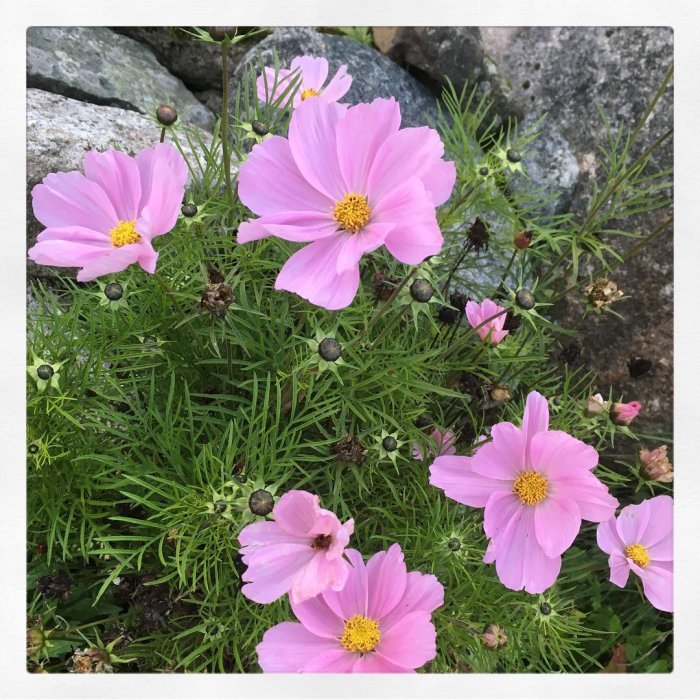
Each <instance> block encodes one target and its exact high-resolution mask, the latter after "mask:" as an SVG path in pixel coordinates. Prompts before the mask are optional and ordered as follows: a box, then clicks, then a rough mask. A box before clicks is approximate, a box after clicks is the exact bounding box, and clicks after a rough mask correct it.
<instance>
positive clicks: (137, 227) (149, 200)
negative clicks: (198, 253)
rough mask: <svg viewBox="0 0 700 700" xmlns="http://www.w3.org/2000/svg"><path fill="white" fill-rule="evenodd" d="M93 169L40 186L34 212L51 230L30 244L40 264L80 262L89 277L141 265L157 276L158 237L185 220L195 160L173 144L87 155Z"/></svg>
mask: <svg viewBox="0 0 700 700" xmlns="http://www.w3.org/2000/svg"><path fill="white" fill-rule="evenodd" d="M84 170H85V174H84V175H83V173H80V172H77V171H72V172H68V173H51V174H50V175H47V176H46V177H45V178H44V180H43V181H42V182H41V183H40V184H38V185H37V186H36V187H34V189H33V190H32V206H33V209H34V216H36V218H37V219H38V220H39V222H40V223H42V224H43V225H44V226H46V228H45V229H44V230H43V231H42V232H41V233H40V234H39V236H38V237H37V243H36V245H34V246H33V247H32V248H30V249H29V257H30V258H31V259H32V260H33V261H34V262H35V263H37V264H38V265H51V266H55V267H79V268H81V269H80V271H79V272H78V277H77V279H78V281H79V282H87V281H89V280H92V279H95V278H96V277H101V276H103V275H108V274H111V273H114V272H121V271H122V270H124V269H125V268H127V267H128V266H129V265H132V264H133V263H138V264H139V265H140V266H141V267H142V268H143V269H144V270H145V271H146V272H149V273H151V274H153V273H154V272H155V269H156V261H157V259H158V253H157V252H156V251H155V250H154V249H153V246H152V243H151V242H152V240H153V238H155V237H156V236H162V235H163V234H164V233H168V231H170V230H171V229H172V228H173V227H174V226H175V222H176V221H177V217H178V214H179V211H180V205H181V204H182V197H183V194H184V191H185V182H186V180H187V165H186V164H185V161H184V159H183V157H182V156H181V155H180V153H179V152H178V151H177V150H176V149H175V148H173V147H172V146H171V145H170V144H167V143H160V144H158V145H156V146H154V147H153V148H146V149H144V150H143V151H141V152H140V153H139V154H138V155H137V156H136V157H135V158H132V157H131V156H129V155H127V154H126V153H123V152H121V151H115V150H112V149H110V150H108V151H105V152H103V153H100V152H99V151H89V152H88V153H86V154H85V160H84Z"/></svg>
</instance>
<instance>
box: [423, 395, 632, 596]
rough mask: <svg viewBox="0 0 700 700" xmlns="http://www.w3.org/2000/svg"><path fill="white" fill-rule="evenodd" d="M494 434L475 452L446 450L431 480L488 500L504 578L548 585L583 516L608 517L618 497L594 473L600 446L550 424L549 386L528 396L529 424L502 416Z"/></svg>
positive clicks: (477, 504) (522, 584)
mask: <svg viewBox="0 0 700 700" xmlns="http://www.w3.org/2000/svg"><path fill="white" fill-rule="evenodd" d="M491 437H492V441H491V442H489V443H486V444H485V445H482V446H481V447H479V448H478V449H477V450H476V452H474V454H473V455H472V456H471V457H461V456H456V455H455V456H449V457H448V456H444V457H438V458H437V459H436V460H435V462H433V464H432V466H431V468H430V483H431V484H432V485H433V486H437V487H438V488H441V489H443V490H444V492H445V495H446V496H447V497H448V498H452V499H454V500H455V501H459V503H464V504H465V505H468V506H472V507H474V508H484V509H485V510H484V531H485V532H486V535H487V536H488V537H489V538H490V542H489V545H488V548H487V550H486V554H485V556H484V561H485V562H492V561H495V562H496V573H497V574H498V578H499V579H500V581H501V583H503V585H504V586H506V587H507V588H510V589H512V590H516V591H517V590H520V589H522V588H524V589H525V590H526V591H527V592H528V593H542V592H543V591H544V590H546V589H547V588H549V587H550V586H551V585H552V584H553V583H554V581H555V580H556V578H557V576H558V575H559V570H560V568H561V555H562V554H563V553H564V552H565V551H566V550H567V549H568V548H569V547H570V546H571V544H572V543H573V541H574V539H575V537H576V535H577V534H578V531H579V530H580V528H581V520H589V521H592V522H596V523H599V522H603V521H604V520H607V519H608V518H609V517H610V516H611V515H613V514H614V513H615V508H616V507H617V506H618V502H617V500H616V499H615V498H613V497H612V496H611V495H610V493H609V492H608V488H607V487H606V486H605V485H604V484H602V483H601V482H600V481H599V480H598V479H597V478H596V477H595V476H594V475H593V473H592V470H593V469H594V468H595V467H596V465H597V464H598V453H597V452H596V451H595V450H594V449H593V448H592V447H591V446H589V445H586V444H585V443H583V442H581V441H580V440H577V439H576V438H573V437H572V436H571V435H568V434H567V433H564V432H562V431H560V430H549V407H548V404H547V400H546V399H545V398H544V396H542V395H541V394H538V393H537V392H535V391H533V392H531V393H530V394H529V395H528V397H527V403H526V405H525V413H524V415H523V423H522V427H521V428H517V427H516V426H515V425H513V424H512V423H506V422H503V423H496V425H494V426H493V428H492V429H491Z"/></svg>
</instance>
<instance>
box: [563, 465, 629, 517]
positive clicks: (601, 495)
mask: <svg viewBox="0 0 700 700" xmlns="http://www.w3.org/2000/svg"><path fill="white" fill-rule="evenodd" d="M549 491H550V493H551V495H552V496H553V497H556V498H559V497H560V496H562V497H565V498H570V499H572V500H574V501H576V503H577V504H578V508H579V512H580V513H581V517H582V518H583V519H584V520H590V521H591V522H594V523H600V522H603V521H605V520H608V519H609V518H610V517H612V516H613V515H614V514H615V509H616V508H617V507H618V506H619V505H620V504H619V503H618V500H617V499H616V498H614V497H613V496H611V495H610V492H609V491H608V487H607V486H606V485H605V484H604V483H602V482H601V481H600V480H599V479H598V477H597V476H596V475H595V474H593V473H592V472H590V471H587V470H578V473H577V474H575V475H574V476H566V477H557V478H556V479H555V480H554V481H552V482H551V483H550V489H549Z"/></svg>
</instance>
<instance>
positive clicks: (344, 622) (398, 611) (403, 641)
mask: <svg viewBox="0 0 700 700" xmlns="http://www.w3.org/2000/svg"><path fill="white" fill-rule="evenodd" d="M347 555H348V558H349V559H350V561H351V563H352V568H351V571H350V575H349V576H348V579H347V583H346V584H345V588H343V589H342V590H341V591H332V590H326V591H325V592H324V593H322V594H321V595H319V596H317V597H316V598H312V599H311V600H307V601H305V602H303V603H295V602H293V601H292V610H293V611H294V614H295V615H296V617H297V619H298V620H299V622H282V623H280V624H279V625H275V627H272V628H271V629H269V630H268V631H267V632H265V636H264V637H263V640H262V642H260V644H258V646H257V652H258V662H259V663H260V667H261V668H262V670H263V671H264V672H265V673H413V672H414V669H416V668H418V667H420V666H422V665H423V664H425V663H427V662H428V661H430V660H431V659H433V658H435V654H436V649H435V627H434V626H433V623H432V622H431V613H432V612H433V610H435V609H436V608H438V607H440V606H441V605H442V602H443V593H444V591H443V588H442V585H441V584H440V583H439V582H438V580H437V579H436V578H435V576H432V575H431V574H421V573H420V572H418V571H411V572H410V573H409V572H407V571H406V564H404V560H403V552H402V551H401V547H400V546H399V545H398V544H393V545H392V546H391V547H390V548H389V550H388V551H386V552H378V553H377V554H375V555H374V556H373V557H371V558H370V560H369V561H368V562H367V564H365V563H364V562H363V561H362V555H361V554H360V553H359V552H357V551H356V550H354V549H348V550H347Z"/></svg>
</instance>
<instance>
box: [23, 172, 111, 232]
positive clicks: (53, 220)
mask: <svg viewBox="0 0 700 700" xmlns="http://www.w3.org/2000/svg"><path fill="white" fill-rule="evenodd" d="M32 207H33V210H34V216H36V218H37V219H38V220H39V221H40V222H41V223H42V224H44V226H53V227H65V226H71V227H73V226H80V227H83V228H89V229H92V230H94V231H100V232H101V233H109V232H110V231H111V230H112V229H113V228H114V227H115V226H116V225H117V224H118V223H119V217H118V216H117V213H116V212H115V211H114V207H113V206H112V203H111V202H110V200H109V197H107V194H106V193H105V191H104V190H103V189H102V188H101V187H100V186H99V185H98V184H97V183H95V182H91V181H90V180H88V179H87V178H85V177H84V176H83V175H82V174H81V173H79V172H70V173H51V174H50V175H47V176H46V177H45V178H44V180H43V182H42V183H41V184H39V185H36V186H35V187H34V189H32Z"/></svg>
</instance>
